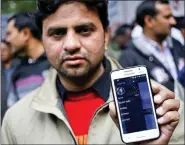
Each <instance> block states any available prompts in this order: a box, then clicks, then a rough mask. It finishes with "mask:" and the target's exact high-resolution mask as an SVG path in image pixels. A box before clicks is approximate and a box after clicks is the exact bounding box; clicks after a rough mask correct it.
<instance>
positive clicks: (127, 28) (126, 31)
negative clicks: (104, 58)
mask: <svg viewBox="0 0 185 145" xmlns="http://www.w3.org/2000/svg"><path fill="white" fill-rule="evenodd" d="M131 30H132V27H131V25H129V24H123V25H121V26H120V27H118V28H117V29H116V31H115V34H114V37H113V38H112V40H111V41H110V42H109V45H108V49H107V52H106V53H107V55H109V56H111V57H113V58H115V59H116V60H119V58H120V56H121V54H122V53H123V51H124V50H126V49H127V48H128V43H129V41H130V39H131Z"/></svg>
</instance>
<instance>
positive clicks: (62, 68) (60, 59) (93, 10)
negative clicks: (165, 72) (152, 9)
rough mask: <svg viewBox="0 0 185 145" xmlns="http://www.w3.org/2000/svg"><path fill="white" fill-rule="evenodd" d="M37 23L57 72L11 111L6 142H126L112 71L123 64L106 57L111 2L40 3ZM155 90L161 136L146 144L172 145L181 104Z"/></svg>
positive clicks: (4, 132) (4, 129) (4, 128)
mask: <svg viewBox="0 0 185 145" xmlns="http://www.w3.org/2000/svg"><path fill="white" fill-rule="evenodd" d="M36 20H37V25H38V26H39V28H40V30H41V32H42V41H43V45H44V48H45V50H46V54H47V57H48V60H49V61H50V63H51V64H52V66H53V68H54V69H51V72H50V73H49V74H48V77H47V79H46V80H45V82H44V84H43V85H42V86H41V87H40V88H39V89H37V90H36V91H34V92H32V93H31V94H30V95H28V96H27V97H25V98H24V99H22V100H21V101H20V102H18V103H17V104H16V105H14V106H13V107H12V108H10V110H9V111H8V112H7V114H6V115H5V119H4V122H3V126H2V139H3V143H9V144H46V143H47V144H87V143H88V144H120V143H122V141H121V139H120V134H119V129H118V127H117V126H116V125H115V123H114V122H113V121H112V119H111V117H112V118H113V119H114V120H115V122H117V120H116V117H115V116H116V114H115V106H114V103H113V102H112V101H113V97H112V93H111V91H110V79H109V73H110V71H111V69H118V68H119V64H118V63H116V62H114V61H112V60H111V59H107V58H105V57H104V52H105V46H106V45H107V43H108V42H107V41H108V33H107V29H108V14H107V2H106V0H101V1H99V0H97V1H91V0H86V1H81V0H79V1H76V0H71V1H69V0H60V1H58V0H51V1H41V0H40V1H38V12H37V15H36ZM153 85H154V84H153ZM153 90H154V92H155V94H157V96H155V102H156V104H158V105H159V106H160V108H159V110H157V113H158V115H160V117H159V119H158V121H159V124H160V125H161V130H162V131H161V136H160V137H159V138H158V139H156V140H153V141H147V142H144V143H146V144H147V143H153V144H160V143H164V144H167V143H168V142H169V139H170V137H171V135H172V133H173V131H174V129H175V127H176V125H177V123H178V121H179V114H178V112H177V110H178V109H179V101H177V100H175V99H173V98H174V94H173V93H172V92H171V91H169V90H167V89H164V88H162V87H160V86H156V87H154V86H153ZM110 102H112V103H110ZM172 102H173V103H172ZM109 107H110V110H111V117H110V116H109ZM19 111H21V114H19V115H17V114H18V113H19ZM164 114H167V116H168V117H167V116H166V115H164ZM23 119H24V121H22V122H21V125H19V124H20V120H23ZM138 125H139V124H138ZM176 137H177V136H176ZM176 137H174V139H175V138H176ZM178 137H179V136H178ZM176 139H177V138H176Z"/></svg>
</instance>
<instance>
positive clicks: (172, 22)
mask: <svg viewBox="0 0 185 145" xmlns="http://www.w3.org/2000/svg"><path fill="white" fill-rule="evenodd" d="M170 24H171V25H172V26H174V25H176V24H177V22H176V20H175V18H174V17H171V19H170Z"/></svg>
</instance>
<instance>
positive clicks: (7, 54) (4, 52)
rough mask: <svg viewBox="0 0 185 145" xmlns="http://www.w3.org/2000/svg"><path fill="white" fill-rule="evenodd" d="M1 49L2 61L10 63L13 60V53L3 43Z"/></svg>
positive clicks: (0, 45)
mask: <svg viewBox="0 0 185 145" xmlns="http://www.w3.org/2000/svg"><path fill="white" fill-rule="evenodd" d="M0 48H1V61H2V62H7V61H9V60H10V59H11V58H12V53H11V51H10V48H9V46H8V45H7V44H6V43H4V42H2V43H1V44H0Z"/></svg>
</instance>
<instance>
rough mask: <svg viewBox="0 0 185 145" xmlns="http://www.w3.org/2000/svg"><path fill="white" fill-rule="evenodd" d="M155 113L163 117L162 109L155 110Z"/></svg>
mask: <svg viewBox="0 0 185 145" xmlns="http://www.w3.org/2000/svg"><path fill="white" fill-rule="evenodd" d="M156 112H157V114H158V115H163V113H164V110H163V108H162V107H159V108H157V110H156Z"/></svg>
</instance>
